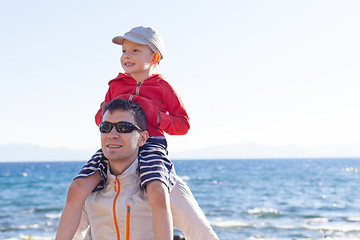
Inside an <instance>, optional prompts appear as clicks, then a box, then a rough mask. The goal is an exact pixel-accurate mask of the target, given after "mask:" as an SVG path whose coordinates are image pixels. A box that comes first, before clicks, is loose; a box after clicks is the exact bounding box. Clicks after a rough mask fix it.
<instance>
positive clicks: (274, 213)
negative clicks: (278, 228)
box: [247, 208, 282, 217]
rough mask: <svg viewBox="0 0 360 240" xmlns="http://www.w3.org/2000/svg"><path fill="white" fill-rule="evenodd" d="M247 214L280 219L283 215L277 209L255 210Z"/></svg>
mask: <svg viewBox="0 0 360 240" xmlns="http://www.w3.org/2000/svg"><path fill="white" fill-rule="evenodd" d="M247 212H248V213H249V214H252V215H256V216H257V217H278V216H281V215H282V213H281V212H280V211H279V210H277V209H275V208H254V209H250V210H248V211H247Z"/></svg>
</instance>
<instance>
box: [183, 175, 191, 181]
mask: <svg viewBox="0 0 360 240" xmlns="http://www.w3.org/2000/svg"><path fill="white" fill-rule="evenodd" d="M181 179H182V180H184V181H189V180H190V179H191V178H190V177H189V176H182V177H181Z"/></svg>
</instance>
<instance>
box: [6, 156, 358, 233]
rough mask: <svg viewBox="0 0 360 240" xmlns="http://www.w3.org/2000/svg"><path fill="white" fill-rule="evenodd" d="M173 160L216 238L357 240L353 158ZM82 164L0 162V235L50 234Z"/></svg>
mask: <svg viewBox="0 0 360 240" xmlns="http://www.w3.org/2000/svg"><path fill="white" fill-rule="evenodd" d="M174 163H175V167H176V171H177V173H178V175H179V176H181V177H182V178H183V179H184V180H185V181H186V182H187V184H188V185H189V187H190V189H191V190H192V192H193V194H194V195H195V197H196V199H197V201H198V202H199V204H200V206H201V208H202V209H203V211H204V212H205V214H206V216H207V217H208V219H209V221H210V223H211V225H212V226H213V228H214V230H215V232H216V233H217V234H218V236H219V237H220V239H222V240H237V239H252V240H259V239H341V240H343V239H360V159H261V160H186V161H185V160H184V161H174ZM82 164H83V162H30V163H29V162H27V163H0V188H1V195H0V239H29V237H30V236H31V238H30V239H34V240H42V239H54V236H55V232H56V227H57V224H58V221H59V218H60V214H61V211H62V208H63V206H64V203H65V198H66V192H67V188H68V186H69V184H70V182H71V180H72V178H73V177H74V176H75V174H76V173H77V172H78V170H79V169H80V168H81V166H82Z"/></svg>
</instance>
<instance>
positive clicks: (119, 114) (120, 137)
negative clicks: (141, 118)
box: [101, 110, 146, 163]
mask: <svg viewBox="0 0 360 240" xmlns="http://www.w3.org/2000/svg"><path fill="white" fill-rule="evenodd" d="M102 121H103V122H105V121H107V122H111V123H117V122H120V121H125V122H130V123H133V124H135V125H136V122H135V118H134V115H133V114H132V113H131V112H129V111H123V110H115V111H113V112H112V113H110V112H109V111H106V112H105V114H104V115H103V119H102ZM144 134H146V133H145V132H140V131H137V130H133V131H132V132H131V133H119V132H117V131H116V129H115V127H113V128H112V129H111V131H110V132H109V133H101V146H102V150H103V153H104V155H105V157H106V158H107V159H109V160H110V161H116V162H124V163H130V162H131V163H132V162H133V161H134V160H135V159H136V158H137V156H138V151H139V146H142V145H143V144H144V143H145V141H146V137H144Z"/></svg>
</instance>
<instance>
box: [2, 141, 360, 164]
mask: <svg viewBox="0 0 360 240" xmlns="http://www.w3.org/2000/svg"><path fill="white" fill-rule="evenodd" d="M93 153H94V149H86V150H73V149H68V148H44V147H40V146H34V145H26V144H7V145H0V162H10V161H12V162H13V161H87V160H88V159H89V157H90V156H91V155H92V154H93ZM169 155H170V158H171V159H174V160H175V159H178V160H182V159H184V160H185V159H252V158H327V157H328V158H347V157H349V158H357V157H359V158H360V146H359V145H327V146H321V147H312V148H305V147H300V146H296V145H287V146H266V145H259V144H232V145H224V146H216V147H209V148H203V149H198V150H191V151H183V152H176V151H171V149H170V150H169Z"/></svg>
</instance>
